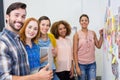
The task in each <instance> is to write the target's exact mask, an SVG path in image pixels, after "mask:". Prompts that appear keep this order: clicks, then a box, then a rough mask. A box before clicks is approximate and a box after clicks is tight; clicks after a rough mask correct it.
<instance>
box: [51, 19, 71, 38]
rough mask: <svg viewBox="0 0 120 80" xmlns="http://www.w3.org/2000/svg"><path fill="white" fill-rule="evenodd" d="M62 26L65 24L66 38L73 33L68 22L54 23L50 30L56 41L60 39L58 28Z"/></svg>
mask: <svg viewBox="0 0 120 80" xmlns="http://www.w3.org/2000/svg"><path fill="white" fill-rule="evenodd" d="M60 24H63V25H64V26H65V28H66V30H67V33H66V36H69V35H70V33H71V26H70V24H69V23H68V22H66V21H64V20H60V21H58V22H54V23H53V24H52V27H51V29H50V32H51V33H52V34H53V35H54V36H55V38H56V39H58V38H59V36H60V35H59V33H58V27H59V25H60Z"/></svg>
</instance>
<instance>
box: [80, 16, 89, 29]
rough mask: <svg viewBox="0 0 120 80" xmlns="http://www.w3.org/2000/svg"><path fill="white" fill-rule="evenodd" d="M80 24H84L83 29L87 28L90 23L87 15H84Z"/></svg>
mask: <svg viewBox="0 0 120 80" xmlns="http://www.w3.org/2000/svg"><path fill="white" fill-rule="evenodd" d="M80 24H81V26H82V28H83V29H86V28H87V26H88V24H89V20H88V18H87V17H85V16H83V17H82V18H81V20H80Z"/></svg>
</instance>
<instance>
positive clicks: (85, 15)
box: [79, 14, 89, 22]
mask: <svg viewBox="0 0 120 80" xmlns="http://www.w3.org/2000/svg"><path fill="white" fill-rule="evenodd" d="M82 17H86V18H87V19H88V22H89V17H88V15H87V14H82V15H81V16H80V18H79V22H80V21H81V18H82Z"/></svg>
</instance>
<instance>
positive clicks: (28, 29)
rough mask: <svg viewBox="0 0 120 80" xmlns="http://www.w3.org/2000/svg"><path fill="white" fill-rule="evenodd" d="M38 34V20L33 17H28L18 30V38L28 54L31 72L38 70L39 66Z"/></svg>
mask: <svg viewBox="0 0 120 80" xmlns="http://www.w3.org/2000/svg"><path fill="white" fill-rule="evenodd" d="M39 35H40V30H39V27H38V21H37V20H36V19H35V18H28V19H27V20H26V21H25V23H24V25H23V27H22V28H21V30H20V39H21V40H22V42H23V44H24V45H25V48H26V51H27V54H28V60H29V65H30V72H31V73H35V72H38V70H39V68H40V48H39V46H38V38H39Z"/></svg>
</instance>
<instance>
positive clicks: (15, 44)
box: [0, 29, 30, 80]
mask: <svg viewBox="0 0 120 80" xmlns="http://www.w3.org/2000/svg"><path fill="white" fill-rule="evenodd" d="M0 36H1V37H0V80H12V75H16V76H23V75H27V74H29V73H30V69H29V64H28V56H27V53H26V50H25V48H24V46H23V44H22V43H21V41H20V40H19V36H18V35H17V34H15V33H13V32H11V31H9V30H7V29H4V30H3V31H2V32H1V34H0Z"/></svg>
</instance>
